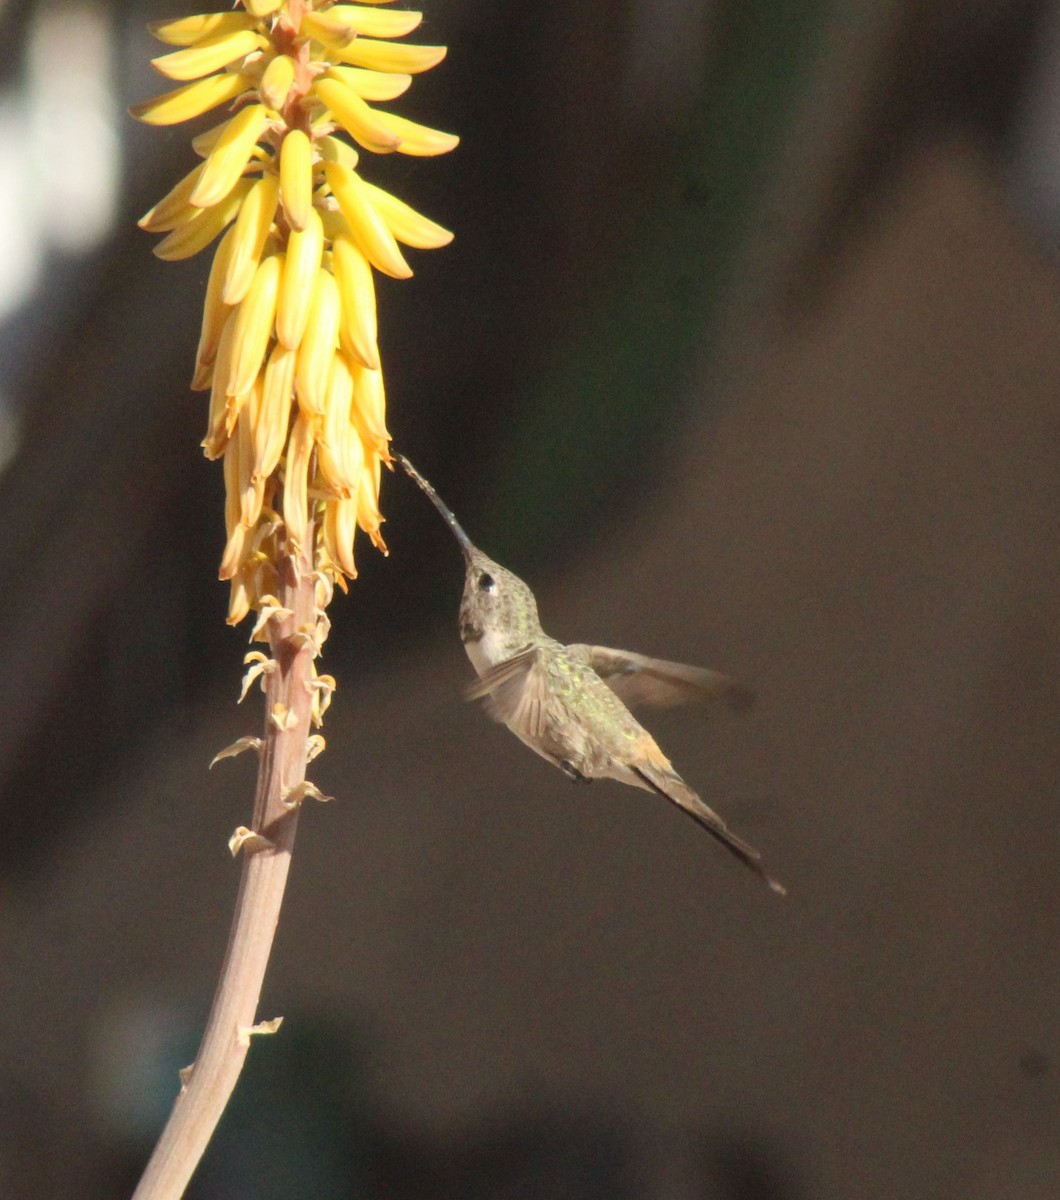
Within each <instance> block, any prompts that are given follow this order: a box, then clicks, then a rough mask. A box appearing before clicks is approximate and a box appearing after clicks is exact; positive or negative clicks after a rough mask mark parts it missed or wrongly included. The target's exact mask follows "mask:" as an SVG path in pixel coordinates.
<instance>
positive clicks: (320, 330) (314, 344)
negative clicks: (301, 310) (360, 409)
mask: <svg viewBox="0 0 1060 1200" xmlns="http://www.w3.org/2000/svg"><path fill="white" fill-rule="evenodd" d="M339 305H340V301H339V288H338V284H336V282H335V277H334V276H333V275H332V274H331V272H330V271H325V270H324V269H323V268H322V269H321V270H320V271H318V272H317V281H316V286H315V287H314V289H313V304H312V307H311V308H310V310H309V321H308V322H307V324H306V331H305V334H304V336H303V337H302V341H301V344H300V345H299V347H298V365H297V367H296V368H295V377H294V391H295V395H296V396H297V398H298V407H299V409H300V411H301V412H302V414H303V415H304V416H305V417H306V418H307V419H315V418H316V417H318V416H322V415H323V414H324V404H325V401H326V399H327V393H328V380H329V378H330V375H331V360H332V359H333V358H334V357H335V350H336V348H337V347H338V341H339Z"/></svg>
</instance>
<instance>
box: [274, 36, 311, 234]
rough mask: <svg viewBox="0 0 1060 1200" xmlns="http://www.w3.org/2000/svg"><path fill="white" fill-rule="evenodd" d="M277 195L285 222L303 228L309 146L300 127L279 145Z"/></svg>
mask: <svg viewBox="0 0 1060 1200" xmlns="http://www.w3.org/2000/svg"><path fill="white" fill-rule="evenodd" d="M277 61H278V60H277ZM280 196H281V198H282V199H283V212H284V216H286V218H287V224H288V225H290V227H291V229H292V230H295V231H296V232H297V231H299V230H302V229H305V227H306V224H307V223H308V221H309V214H310V212H311V211H312V209H313V147H312V145H311V144H310V141H309V138H308V136H307V135H306V134H305V133H304V132H303V131H302V130H301V129H292V130H290V131H289V132H288V133H287V135H286V136H285V137H284V139H283V142H282V143H281V145H280Z"/></svg>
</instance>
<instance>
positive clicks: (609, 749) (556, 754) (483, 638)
mask: <svg viewBox="0 0 1060 1200" xmlns="http://www.w3.org/2000/svg"><path fill="white" fill-rule="evenodd" d="M397 459H398V462H399V463H400V464H401V465H402V467H403V468H404V469H405V471H406V473H407V474H408V475H410V476H411V477H412V478H413V479H414V480H415V481H416V483H418V484H419V486H420V487H421V488H422V489H423V490H424V491H425V492H426V493H427V495H428V496H429V497H430V499H431V501H432V502H433V504H434V507H435V508H436V509H437V510H438V511H439V512H440V513H441V514H442V516H443V517H444V519H445V521H446V524H448V526H449V528H450V529H451V530H452V532H453V534H454V536H455V537H456V540H457V542H459V544H460V548H461V550H462V551H463V553H464V564H465V567H466V571H467V574H466V577H465V580H464V595H463V598H462V599H461V601H460V637H461V639H462V640H463V643H464V649H465V650H466V651H467V656H468V658H470V659H471V663H472V665H473V666H474V668H475V671H476V672H477V673H478V680H477V681H476V682H475V683H473V684H471V686H470V687H468V688H467V690H466V693H465V695H466V697H467V699H468V700H481V701H483V703H484V706H485V708H486V711H487V713H488V714H489V715H490V716H491V717H492V718H493V719H494V720H495V721H498V722H500V723H501V724H502V725H507V726H508V728H509V729H510V730H511V731H512V733H514V734H515V736H516V737H518V738H519V739H520V740H521V741H523V742H525V743H526V744H527V745H528V746H529V747H530V749H531V750H534V751H536V752H537V753H538V754H540V755H541V757H542V758H546V759H548V761H549V762H550V763H554V764H555V765H556V766H557V767H559V768H560V770H561V771H563V772H564V774H565V775H567V777H568V778H570V779H573V780H576V781H577V782H581V783H591V782H592V780H594V779H604V778H608V779H617V780H618V781H619V782H620V783H628V784H631V785H632V786H633V787H639V788H644V789H646V790H647V791H651V792H655V793H657V794H658V795H660V796H663V797H664V798H665V799H667V800H669V801H670V802H671V803H673V804H676V805H677V807H678V808H680V809H681V811H682V812H685V813H687V814H688V815H689V816H690V817H691V818H692V819H693V820H694V821H696V822H697V823H698V824H699V825H701V826H702V827H703V828H704V829H705V830H706V831H707V832H708V833H709V834H710V835H711V836H712V837H714V838H716V839H717V840H718V841H719V842H721V844H722V845H723V846H724V847H725V848H726V849H727V850H728V851H730V852H731V853H732V854H734V855H735V856H736V857H737V858H738V859H739V860H740V861H741V862H742V863H744V864H745V866H748V867H750V869H751V870H752V871H754V872H755V873H756V874H757V875H759V876H760V877H761V878H762V879H763V880H764V881H765V882H766V883H767V884H769V886H770V887H771V888H772V889H773V891H774V892H778V893H780V894H781V895H785V894H786V891H787V889H786V888H785V887H784V886H783V885H782V884H780V883H778V882H777V881H776V880H775V879H773V878H772V877H771V876H770V875H768V874H767V873H766V871H765V869H764V868H763V867H762V864H761V858H762V856H761V854H760V853H759V852H758V851H757V850H756V849H755V848H754V847H753V846H751V845H750V844H749V843H747V842H745V841H744V840H743V838H741V837H739V836H738V835H737V834H735V833H733V832H732V830H731V829H729V827H728V826H727V825H726V824H725V822H724V821H723V820H722V819H721V817H719V816H718V814H717V813H716V812H714V811H713V810H712V809H710V808H708V807H707V806H706V805H705V804H704V803H703V801H702V800H701V799H700V798H699V796H698V795H697V794H696V793H695V792H694V791H693V790H692V789H691V788H690V787H689V786H688V784H687V783H685V781H684V780H683V779H682V778H681V776H680V775H678V773H677V772H676V771H675V770H674V768H673V766H672V764H671V763H670V760H669V759H668V758H667V757H666V755H665V754H663V752H662V751H661V750H660V749H659V747H658V745H657V744H656V741H655V739H654V738H653V737H652V736H651V734H650V733H648V731H647V730H646V729H645V728H644V727H643V726H642V725H640V724H639V723H638V722H637V720H636V719H635V718H634V716H633V714H632V713H631V712H630V711H629V709H628V708H627V707H626V705H627V704H639V703H644V704H654V705H656V706H658V707H663V708H668V707H671V706H673V705H675V704H683V703H685V702H687V701H689V700H697V699H705V698H710V697H715V698H724V699H725V700H727V701H728V702H729V703H730V705H732V706H733V707H735V708H743V707H746V706H747V705H748V704H749V703H751V702H752V701H753V699H754V697H753V694H752V693H751V692H748V691H747V690H746V689H745V688H742V687H740V686H739V684H737V683H736V682H735V681H734V680H732V679H730V678H729V677H728V676H727V675H722V674H721V673H720V672H718V671H708V670H706V669H704V668H702V667H689V666H685V665H684V664H683V663H672V662H664V661H663V660H661V659H657V658H647V657H646V656H644V655H643V654H634V653H632V652H631V651H628V650H610V649H608V648H607V647H606V646H588V645H581V644H575V645H570V646H564V645H563V644H562V643H561V642H557V641H556V640H555V639H554V638H550V637H549V636H548V634H546V633H545V631H544V630H543V629H542V628H541V622H540V620H539V619H538V615H537V601H536V600H535V599H534V594H533V592H531V590H530V589H529V588H528V587H527V586H526V584H525V583H524V582H523V581H522V580H521V579H520V578H519V577H518V576H516V575H513V574H512V572H511V571H508V570H505V568H504V567H502V566H500V564H499V563H495V562H494V561H493V560H492V559H490V558H487V557H486V555H485V554H483V553H482V551H481V550H479V549H478V547H477V546H475V545H474V544H473V543H472V541H471V539H470V538H469V537H468V536H467V534H466V533H465V532H464V530H463V529H462V528H461V526H460V524H459V522H458V521H457V519H456V517H455V516H453V514H452V512H451V511H450V510H449V508H448V507H447V506H446V505H445V504H444V503H443V501H442V499H441V497H440V496H439V495H438V493H437V492H436V491H435V490H434V488H433V487H432V486H431V485H430V484H429V483H428V482H427V480H426V479H424V478H423V476H422V475H421V474H420V473H419V472H418V471H417V470H416V468H415V467H414V466H413V465H412V463H410V462H409V460H408V459H407V458H405V457H404V456H403V455H400V454H399V455H398V456H397Z"/></svg>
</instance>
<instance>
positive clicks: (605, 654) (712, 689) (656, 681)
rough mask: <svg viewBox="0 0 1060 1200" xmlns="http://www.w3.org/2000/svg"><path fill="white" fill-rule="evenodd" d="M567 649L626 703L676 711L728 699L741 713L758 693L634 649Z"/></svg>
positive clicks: (705, 671) (719, 676)
mask: <svg viewBox="0 0 1060 1200" xmlns="http://www.w3.org/2000/svg"><path fill="white" fill-rule="evenodd" d="M567 650H568V651H569V652H570V653H571V654H572V655H574V657H576V658H580V659H581V660H582V662H586V663H588V664H589V666H591V667H592V669H593V670H594V671H595V672H596V673H597V675H599V676H600V678H601V679H602V680H603V681H604V683H606V684H607V686H608V687H609V688H610V689H611V690H612V691H613V692H614V693H615V695H616V696H617V697H618V698H619V699H620V700H621V701H622V703H623V704H626V705H629V707H631V708H632V707H633V706H635V705H637V704H651V705H654V706H655V707H656V708H673V707H674V706H675V705H677V704H689V703H692V702H693V701H700V700H725V701H726V703H727V704H728V705H729V706H730V707H731V708H733V709H736V710H737V711H740V710H743V709H746V708H750V707H751V705H752V704H754V702H755V694H754V692H752V691H749V690H748V689H747V688H745V687H741V686H740V684H738V683H737V682H736V680H735V679H732V678H730V677H729V676H728V675H723V674H722V673H721V672H720V671H710V670H708V669H707V668H706V667H689V666H686V664H685V663H675V662H667V661H666V660H665V659H661V658H648V656H647V655H645V654H634V653H633V651H632V650H612V649H610V648H609V647H607V646H587V645H584V644H581V643H578V644H576V645H573V646H568V647H567Z"/></svg>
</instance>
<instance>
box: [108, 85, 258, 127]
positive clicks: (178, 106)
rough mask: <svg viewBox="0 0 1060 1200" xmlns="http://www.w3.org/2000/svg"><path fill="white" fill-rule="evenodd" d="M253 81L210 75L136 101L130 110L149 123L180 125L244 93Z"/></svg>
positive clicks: (135, 115)
mask: <svg viewBox="0 0 1060 1200" xmlns="http://www.w3.org/2000/svg"><path fill="white" fill-rule="evenodd" d="M252 83H253V80H252V79H251V78H250V77H249V76H248V75H211V76H210V77H209V78H208V79H200V80H199V81H198V82H197V83H186V84H185V85H184V86H183V87H179V88H176V89H174V90H173V91H172V92H166V93H165V95H162V96H156V97H155V98H154V99H153V100H145V101H144V102H143V103H142V104H134V105H133V106H132V107H131V108H130V109H129V112H131V113H132V115H133V116H134V117H139V119H140V120H141V121H144V122H146V123H147V124H148V125H179V124H180V123H181V121H190V120H191V119H192V118H193V117H201V116H202V114H203V113H204V112H209V111H210V109H211V108H216V107H217V106H218V105H219V104H224V103H226V101H228V100H235V99H236V98H237V97H238V96H242V95H243V93H244V92H246V91H248V90H249V89H250V87H251V85H252Z"/></svg>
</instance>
